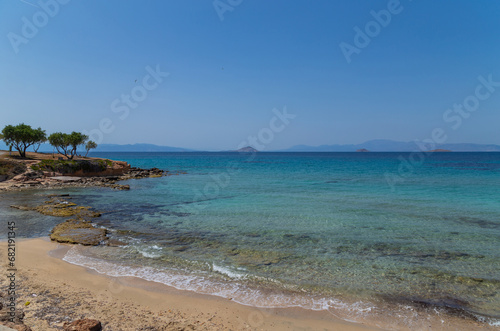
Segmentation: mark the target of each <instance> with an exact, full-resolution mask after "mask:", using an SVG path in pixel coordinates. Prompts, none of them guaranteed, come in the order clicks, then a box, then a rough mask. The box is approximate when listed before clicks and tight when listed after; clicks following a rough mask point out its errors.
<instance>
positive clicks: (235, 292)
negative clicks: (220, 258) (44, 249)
mask: <svg viewBox="0 0 500 331" xmlns="http://www.w3.org/2000/svg"><path fill="white" fill-rule="evenodd" d="M81 249H82V248H81V247H79V246H73V247H72V248H71V249H70V250H69V251H68V252H67V253H66V255H65V256H64V257H63V260H64V261H66V262H69V263H71V264H75V265H79V266H82V267H86V268H89V269H92V270H94V271H96V272H98V273H101V274H105V275H108V276H113V277H124V276H129V277H138V278H141V279H144V280H147V281H152V282H157V283H161V284H164V285H168V286H171V287H174V288H176V289H179V290H188V291H193V292H196V293H201V294H209V295H215V296H219V297H223V298H227V299H232V300H233V301H235V302H238V303H240V304H244V305H248V306H254V307H259V308H287V307H302V308H305V309H311V310H329V309H331V308H332V307H336V308H340V307H347V306H348V305H347V304H344V303H342V302H341V301H340V300H334V299H330V298H324V297H317V298H312V297H309V296H306V295H287V294H284V293H279V291H266V292H265V293H264V292H262V291H260V290H258V289H253V288H250V287H249V286H246V285H244V284H241V283H238V282H236V280H241V279H245V278H248V275H247V274H244V273H237V272H234V271H232V270H229V269H228V268H224V267H221V266H218V265H215V264H214V265H213V267H212V269H213V271H215V272H217V273H220V274H223V275H225V276H227V277H229V278H230V281H227V282H224V281H218V280H213V279H209V278H208V277H204V276H202V275H194V274H192V273H191V274H188V273H186V272H181V271H176V270H164V269H161V270H160V269H157V268H153V267H148V266H141V267H132V266H124V265H120V264H118V263H114V262H110V261H105V260H101V259H97V258H94V257H89V256H85V255H83V254H82V253H81V251H80V250H81ZM351 308H355V307H354V306H351ZM360 313H363V310H360Z"/></svg>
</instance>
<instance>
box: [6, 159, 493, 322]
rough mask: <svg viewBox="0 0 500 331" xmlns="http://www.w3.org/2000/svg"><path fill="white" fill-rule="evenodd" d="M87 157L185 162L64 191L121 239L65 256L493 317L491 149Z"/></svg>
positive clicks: (264, 300) (307, 299) (301, 298)
mask: <svg viewBox="0 0 500 331" xmlns="http://www.w3.org/2000/svg"><path fill="white" fill-rule="evenodd" d="M94 155H95V156H99V157H109V158H111V159H117V160H124V161H127V162H129V163H131V164H132V165H133V166H139V167H146V168H150V167H158V168H161V169H165V170H170V171H186V172H187V174H182V175H175V176H169V177H163V178H148V179H141V180H130V181H127V183H126V184H130V186H131V190H130V191H111V190H108V189H72V190H70V191H71V193H72V195H74V196H76V198H75V199H76V200H78V201H76V202H78V203H79V204H88V205H92V206H94V207H95V208H96V209H97V210H100V211H103V212H104V215H103V217H101V218H100V219H97V220H96V222H97V224H99V225H100V226H105V227H107V228H108V229H110V230H111V235H112V236H113V237H115V238H117V239H119V240H122V241H124V242H126V243H127V244H128V245H127V246H125V247H94V248H85V249H83V248H74V249H72V250H70V252H69V253H68V255H67V256H66V258H65V259H66V260H67V261H70V262H73V263H77V264H81V265H86V266H87V267H90V268H94V269H95V270H97V271H100V272H103V273H108V274H110V273H111V274H113V275H134V276H138V277H142V278H144V279H148V280H153V281H158V282H162V283H165V284H168V285H172V286H175V287H177V288H182V289H190V290H195V291H197V292H202V293H210V294H214V295H220V296H223V297H228V298H229V297H230V298H233V300H235V301H238V302H241V303H245V304H251V305H256V306H263V307H286V306H302V307H305V308H308V309H330V308H332V307H333V308H335V309H337V308H338V309H340V310H342V309H343V310H344V311H345V315H344V316H346V317H348V318H351V319H352V318H353V317H356V316H357V315H358V314H363V313H365V312H369V311H374V310H376V309H380V307H382V306H385V305H391V304H395V305H400V306H401V307H405V306H406V305H408V304H411V305H414V306H420V307H422V306H425V307H427V306H429V307H433V309H434V307H438V308H439V309H442V310H445V311H447V312H451V313H458V314H460V315H462V316H466V317H470V318H476V317H477V316H486V317H488V318H490V319H489V320H488V321H489V322H490V323H492V324H494V323H496V322H495V321H496V320H497V319H500V250H499V248H500V153H434V154H432V155H429V156H427V157H426V158H425V160H424V162H423V163H422V164H420V165H418V166H414V167H412V168H405V163H402V161H401V158H404V159H406V160H408V158H409V157H410V154H409V153H408V154H405V153H303V154H302V153H259V154H257V155H255V157H252V156H251V155H250V154H246V155H244V154H241V155H240V154H236V153H94ZM398 169H399V170H401V171H400V172H399V175H398ZM387 174H393V175H398V176H400V177H398V178H399V181H398V182H397V183H396V184H395V185H394V186H393V187H391V185H390V183H391V182H388V181H387V178H388V177H387V176H388V175H387ZM401 175H403V177H401ZM389 178H394V177H391V176H389ZM122 183H123V182H122ZM5 204H6V203H5V202H4V203H3V206H2V205H0V207H4V205H5ZM16 212H18V211H16ZM16 212H13V211H12V210H11V211H9V213H10V214H9V215H14V214H16ZM24 213H26V212H24ZM23 215H24V214H23ZM23 217H25V216H23ZM36 217H38V218H39V217H40V216H39V215H37V216H36ZM52 219H53V218H48V220H47V219H46V221H45V223H44V224H46V225H47V226H48V225H49V224H50V223H51V222H52ZM42 223H43V222H42ZM47 226H45V227H43V226H41V227H39V228H38V229H34V230H33V234H32V235H33V236H34V235H39V233H40V231H42V232H43V229H46V228H47ZM28 228H29V227H28V226H27V227H26V229H28ZM25 232H26V233H27V235H28V236H29V235H30V234H29V230H26V231H25ZM377 307H378V308H377Z"/></svg>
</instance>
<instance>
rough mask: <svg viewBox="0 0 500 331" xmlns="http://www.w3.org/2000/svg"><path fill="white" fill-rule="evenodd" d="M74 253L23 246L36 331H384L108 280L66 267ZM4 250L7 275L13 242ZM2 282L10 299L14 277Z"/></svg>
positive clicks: (29, 316) (25, 294)
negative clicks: (94, 325)
mask: <svg viewBox="0 0 500 331" xmlns="http://www.w3.org/2000/svg"><path fill="white" fill-rule="evenodd" d="M69 247H70V246H68V245H62V244H56V243H52V242H50V241H48V240H47V239H29V240H22V241H17V242H16V268H17V272H16V287H17V293H18V301H17V309H18V311H19V310H22V311H24V313H25V317H24V323H25V324H26V325H28V326H30V327H31V328H32V329H33V330H53V329H62V326H63V324H64V323H65V322H71V321H73V320H76V319H80V318H90V319H97V320H99V321H101V323H102V325H103V330H106V331H110V330H113V331H116V330H346V331H358V330H364V331H366V330H379V329H377V328H373V327H369V326H365V325H362V324H358V323H350V322H346V321H342V320H339V319H337V318H335V317H334V316H333V315H332V314H330V313H328V312H324V311H323V312H314V311H306V310H304V309H299V308H287V309H259V308H254V307H248V306H244V305H240V304H237V303H235V302H232V301H231V300H227V299H222V298H218V297H213V296H206V295H200V294H196V293H193V292H189V291H179V290H176V289H174V288H171V287H168V286H165V285H163V284H157V283H153V282H147V281H144V280H141V279H137V278H132V277H118V278H113V277H107V276H103V275H100V274H97V273H95V272H92V271H89V270H87V269H85V268H83V267H80V266H76V265H72V264H69V263H67V262H65V261H63V260H61V258H62V257H63V256H64V254H65V252H66V251H67V250H68V249H69ZM0 250H1V253H0V254H1V256H2V259H1V260H2V265H1V269H2V270H1V274H2V275H6V273H7V270H6V269H7V265H6V263H5V262H4V261H6V254H7V243H6V242H5V241H3V242H0ZM0 282H1V283H0V284H1V288H2V292H4V291H5V290H6V287H7V279H6V277H5V276H4V277H2V278H1V279H0ZM27 302H29V304H28V305H26V303H27Z"/></svg>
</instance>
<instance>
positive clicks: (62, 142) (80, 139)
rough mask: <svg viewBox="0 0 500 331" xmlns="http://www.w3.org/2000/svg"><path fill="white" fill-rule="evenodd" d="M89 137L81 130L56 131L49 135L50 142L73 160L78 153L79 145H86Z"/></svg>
mask: <svg viewBox="0 0 500 331" xmlns="http://www.w3.org/2000/svg"><path fill="white" fill-rule="evenodd" d="M88 139H89V137H88V136H87V135H84V134H83V133H81V132H75V131H73V132H71V133H70V134H67V133H62V132H55V133H52V134H51V135H50V136H49V143H50V144H51V145H52V146H54V147H55V148H56V149H57V151H58V152H59V153H60V154H63V155H64V156H66V157H67V158H68V159H70V160H71V159H73V157H74V156H75V155H76V149H77V148H78V146H80V145H84V144H85V142H86V141H87V140H88Z"/></svg>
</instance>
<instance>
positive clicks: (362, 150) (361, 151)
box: [356, 148, 369, 153]
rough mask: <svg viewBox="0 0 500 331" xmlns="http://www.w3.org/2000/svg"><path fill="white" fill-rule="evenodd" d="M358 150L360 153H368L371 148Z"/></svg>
mask: <svg viewBox="0 0 500 331" xmlns="http://www.w3.org/2000/svg"><path fill="white" fill-rule="evenodd" d="M356 152H358V153H366V152H369V150H367V149H366V148H360V149H357V150H356Z"/></svg>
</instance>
